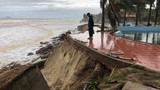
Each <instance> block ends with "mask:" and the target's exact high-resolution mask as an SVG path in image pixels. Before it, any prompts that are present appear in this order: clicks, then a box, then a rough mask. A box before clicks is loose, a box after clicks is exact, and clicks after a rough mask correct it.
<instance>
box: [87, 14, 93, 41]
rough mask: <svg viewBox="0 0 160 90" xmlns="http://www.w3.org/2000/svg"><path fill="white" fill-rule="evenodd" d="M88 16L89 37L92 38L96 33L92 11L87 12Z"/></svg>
mask: <svg viewBox="0 0 160 90" xmlns="http://www.w3.org/2000/svg"><path fill="white" fill-rule="evenodd" d="M87 16H88V18H89V19H88V31H89V38H88V39H92V37H93V34H94V29H93V27H94V21H93V16H92V15H91V14H90V13H87Z"/></svg>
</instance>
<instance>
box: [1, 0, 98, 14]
mask: <svg viewBox="0 0 160 90" xmlns="http://www.w3.org/2000/svg"><path fill="white" fill-rule="evenodd" d="M72 10H74V11H72ZM89 10H90V11H93V12H97V10H99V0H0V13H1V15H0V17H5V16H11V17H44V16H45V17H59V15H63V14H64V13H65V14H67V15H68V16H70V14H71V13H75V12H76V13H78V14H79V15H81V14H83V13H86V12H87V11H89ZM79 12H80V13H81V14H80V13H79ZM78 14H77V15H78ZM71 15H72V14H71Z"/></svg>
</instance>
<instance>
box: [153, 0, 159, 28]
mask: <svg viewBox="0 0 160 90" xmlns="http://www.w3.org/2000/svg"><path fill="white" fill-rule="evenodd" d="M158 3H159V1H158V0H157V4H156V15H155V24H154V26H156V25H157V19H158V11H159V10H158V8H159V5H158Z"/></svg>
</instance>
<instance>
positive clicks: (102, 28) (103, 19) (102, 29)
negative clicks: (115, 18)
mask: <svg viewBox="0 0 160 90" xmlns="http://www.w3.org/2000/svg"><path fill="white" fill-rule="evenodd" d="M102 2H103V3H102V23H101V31H104V22H105V13H104V3H105V2H104V0H102Z"/></svg>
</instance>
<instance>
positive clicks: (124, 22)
mask: <svg viewBox="0 0 160 90" xmlns="http://www.w3.org/2000/svg"><path fill="white" fill-rule="evenodd" d="M123 16H124V21H123V26H126V10H125V11H124V15H123Z"/></svg>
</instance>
